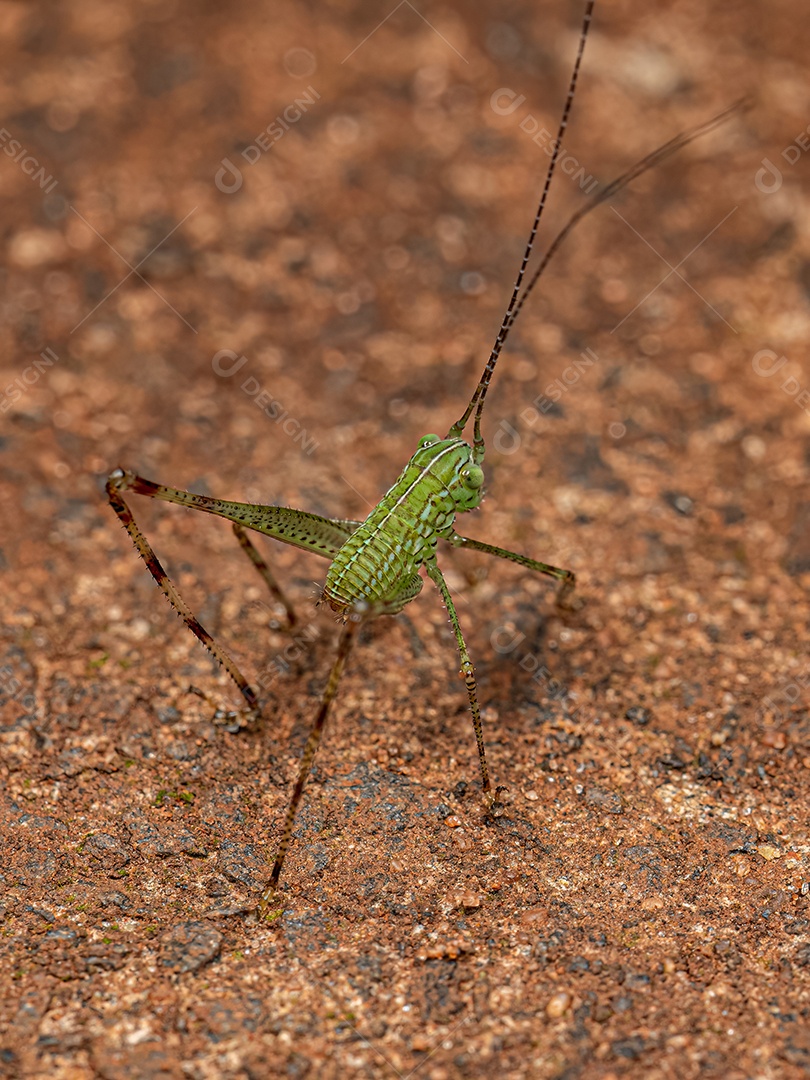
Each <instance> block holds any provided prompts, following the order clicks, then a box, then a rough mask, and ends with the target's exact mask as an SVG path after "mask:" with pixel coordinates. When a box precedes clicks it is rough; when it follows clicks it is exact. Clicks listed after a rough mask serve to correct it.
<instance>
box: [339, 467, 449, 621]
mask: <svg viewBox="0 0 810 1080" xmlns="http://www.w3.org/2000/svg"><path fill="white" fill-rule="evenodd" d="M455 516H456V507H455V505H454V503H453V500H452V498H451V496H450V494H449V492H448V490H447V486H446V485H445V484H444V483H443V482H442V480H441V479H439V478H438V477H436V476H434V475H433V474H432V473H431V472H430V471H429V470H428V469H427V468H421V467H419V466H416V465H414V464H413V462H409V463H408V466H407V467H406V469H405V471H404V472H403V473H402V475H401V476H400V477H399V479H398V480H397V482H396V483H395V484H394V486H393V487H392V488H391V489H390V491H389V492H388V493H387V494H386V495H385V496H384V498H383V499H382V501H381V502H380V503H379V504H378V505H377V506H375V508H374V509H373V510H372V512H371V514H369V516H368V518H367V519H366V520H365V521H364V522H363V524H362V525H361V526H360V528H359V529H358V530H357V531H356V532H355V533H353V534H352V535H351V536H350V537H349V539H348V540H347V541H346V543H345V544H344V545H343V547H342V548H341V549H340V551H338V553H337V555H336V556H335V558H334V560H333V562H332V565H331V566H330V568H329V573H328V574H327V575H326V585H325V586H324V591H323V597H324V599H325V600H326V601H327V602H328V603H329V604H330V605H331V606H332V607H333V608H334V609H335V610H336V611H345V610H346V609H347V608H350V607H352V606H353V605H355V604H357V603H358V602H366V603H368V604H371V605H374V604H375V603H389V602H393V601H396V599H397V598H398V597H399V596H400V595H401V594H402V592H403V590H404V589H407V588H408V586H409V584H410V583H411V582H412V579H413V577H414V575H415V574H416V572H417V570H418V569H419V567H420V566H421V565H422V563H423V562H424V561H425V559H426V558H428V557H430V556H431V555H432V554H433V552H434V551H435V549H436V541H437V539H438V537H439V536H446V535H448V534H449V533H450V532H451V531H452V529H453V523H454V521H455ZM417 591H418V590H417ZM413 595H415V593H414V592H413V590H412V591H411V593H410V595H409V596H408V599H412V597H413Z"/></svg>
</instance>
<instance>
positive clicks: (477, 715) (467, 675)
mask: <svg viewBox="0 0 810 1080" xmlns="http://www.w3.org/2000/svg"><path fill="white" fill-rule="evenodd" d="M425 569H426V570H427V573H428V577H429V578H430V579H431V581H433V582H435V584H436V586H437V588H438V590H439V592H440V593H441V594H442V600H443V601H444V606H445V607H446V608H447V614H448V615H449V616H450V622H451V623H452V625H453V633H454V634H455V635H456V643H457V644H458V652H459V656H460V657H461V672H462V674H463V676H464V682H465V683H466V684H467V695H468V697H469V699H470V712H471V713H472V722H473V727H474V728H475V741H476V742H477V743H478V760H479V761H480V763H481V782H482V785H483V789H484V794H485V795H486V796H487V797H488V799H489V800H490V801H491V799H492V795H491V788H490V783H489V769H488V768H487V755H486V752H485V750H484V733H483V730H482V728H481V712H480V710H479V708H478V693H477V691H476V686H475V668H474V667H473V665H472V661H471V660H470V654H469V653H468V652H467V646H466V645H465V643H464V637H463V636H462V633H461V627H460V626H459V622H458V615H457V614H456V606H455V604H454V603H453V597H452V596H451V595H450V590H449V589H448V588H447V582H446V581H445V580H444V575H443V574H442V572H441V570H440V569H439V564H438V563H437V562H436V560H435V559H433V560H432V561H428V562H426V563H425Z"/></svg>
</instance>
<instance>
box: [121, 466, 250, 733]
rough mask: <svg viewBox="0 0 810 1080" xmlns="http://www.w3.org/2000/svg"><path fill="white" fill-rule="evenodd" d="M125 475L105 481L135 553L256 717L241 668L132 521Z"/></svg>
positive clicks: (248, 687) (122, 473) (133, 520)
mask: <svg viewBox="0 0 810 1080" xmlns="http://www.w3.org/2000/svg"><path fill="white" fill-rule="evenodd" d="M126 480H127V476H126V474H125V473H124V472H122V470H121V469H116V470H115V472H113V473H111V474H110V479H109V480H108V481H107V496H108V498H109V500H110V505H111V506H112V508H113V510H115V512H116V514H117V515H118V517H119V519H120V521H121V523H122V525H123V526H124V528H125V529H126V530H127V532H128V533H129V535H130V537H131V539H132V542H133V543H134V544H135V547H136V548H137V549H138V553H139V555H140V556H141V558H142V559H143V561H144V562H145V563H146V566H147V569H148V570H149V573H150V574H151V575H152V577H153V578H154V579H155V581H156V582H157V584H158V586H159V588H160V590H161V591H162V593H163V595H164V596H165V597H166V599H167V600H168V601H169V603H170V604H171V605H172V607H173V608H174V610H175V611H176V612H177V614H178V615H179V616H180V618H181V619H182V620H183V622H185V624H186V626H187V627H188V628H189V630H190V631H191V632H192V634H194V636H195V637H196V638H198V639H199V640H200V641H201V642H202V643H203V645H204V646H205V647H206V649H208V651H209V652H210V653H211V655H212V656H213V657H214V659H215V660H217V661H218V662H219V663H220V664H221V665H222V666H223V667H224V668H225V670H226V671H227V672H228V674H229V675H230V677H231V678H232V679H233V681H234V682H235V683H236V685H237V686H238V687H239V691H240V693H241V694H242V697H243V698H244V699H245V701H246V702H247V704H248V708H249V709H250V712H251V715H252V716H253V717H254V718H255V717H258V716H259V715H260V709H259V702H258V699H257V698H256V695H255V694H254V693H253V690H252V689H251V688H250V685H249V684H248V681H247V679H245V677H244V676H243V675H242V672H241V671H240V670H239V668H238V667H237V666H236V664H235V663H234V662H233V660H232V659H231V658H230V656H229V655H228V654H227V653H226V652H225V650H224V649H222V648H220V646H219V645H217V643H216V642H215V641H214V639H213V638H212V637H211V635H210V634H209V633H208V631H207V630H206V629H205V627H204V626H203V625H202V623H200V621H199V620H198V619H197V616H196V615H195V614H194V612H193V611H192V610H191V608H190V607H189V606H188V604H187V603H186V602H185V600H184V599H183V597H182V596H181V595H180V593H179V592H178V591H177V589H176V588H175V587H174V585H173V584H172V582H171V580H170V579H169V576H168V574H167V573H166V571H165V570H164V569H163V567H162V566H161V565H160V562H159V560H158V557H157V556H156V555H155V553H154V551H153V550H152V546H151V544H150V543H149V541H148V540H147V539H146V537H145V536H144V535H143V533H142V532H141V530H140V529H139V528H138V525H137V524H136V522H135V518H134V517H133V516H132V511H131V510H130V509H129V507H128V506H127V504H126V503H125V502H124V499H123V496H122V495H121V491H122V490H124V491H125V490H126V489H127V483H126Z"/></svg>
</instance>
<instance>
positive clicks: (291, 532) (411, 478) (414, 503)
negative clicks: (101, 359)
mask: <svg viewBox="0 0 810 1080" xmlns="http://www.w3.org/2000/svg"><path fill="white" fill-rule="evenodd" d="M593 7H594V0H588V2H587V3H586V6H585V13H584V17H583V23H582V28H581V32H580V36H579V44H578V48H577V54H576V59H575V61H574V66H573V70H572V74H571V78H570V82H569V86H568V93H567V96H566V99H565V104H564V107H563V111H562V117H561V119H560V123H559V127H558V131H557V138H556V142H555V143H554V149H553V152H552V155H551V158H550V161H549V165H548V169H547V173H546V177H545V180H544V183H543V188H542V192H541V195H540V200H539V204H538V207H537V210H536V212H535V215H534V220H533V223H532V226H531V229H530V231H529V236H528V240H527V242H526V246H525V249H524V252H523V257H522V261H521V264H520V269H519V272H518V275H517V278H516V280H515V284H514V286H513V289H512V294H511V298H510V300H509V303H508V305H507V307H506V311H505V313H504V316H503V319H502V321H501V325H500V329H499V330H498V334H497V336H496V339H495V343H494V345H493V347H492V350H491V352H490V355H489V358H488V359H487V362H486V365H485V366H484V369H483V373H482V375H481V378H480V380H479V382H478V385H477V386H476V388H475V391H474V393H473V395H472V397H471V399H470V401H469V403H468V404H467V407H466V408H465V410H464V412H463V413H462V415H461V417H460V418H459V419H458V420H457V421H456V422H455V423H454V424H453V425H452V426H451V427H450V429H449V430H448V432H447V434H446V436H445V437H444V438H440V437H439V436H438V435H425V436H424V437H423V438H422V439H421V440H420V442H419V445H418V447H417V449H416V452H415V453H414V455H413V457H412V458H411V459H410V461H409V462H408V463H407V465H406V466H405V468H404V469H403V471H402V473H401V474H400V476H399V477H398V478H397V480H396V481H395V482H394V484H393V485H392V487H391V488H390V489H389V491H388V492H387V493H386V494H385V495H384V496H383V498H382V499H381V501H380V502H379V503H378V505H377V506H375V507H374V509H373V510H372V511H371V513H370V514H369V515H368V517H367V518H366V520H365V521H362V522H360V521H348V520H341V519H331V518H325V517H321V516H318V515H316V514H309V513H306V512H304V511H301V510H293V509H289V508H287V507H282V506H262V505H254V504H250V503H240V502H228V501H225V500H222V499H215V498H210V497H208V496H204V495H195V494H192V493H190V492H186V491H181V490H178V489H176V488H170V487H166V486H164V485H162V484H156V483H153V482H152V481H149V480H145V479H143V478H142V477H140V476H137V475H135V474H134V473H132V472H127V471H124V470H122V469H116V470H115V471H114V472H113V473H112V474H111V475H110V477H109V480H108V482H107V494H108V496H109V500H110V503H111V504H112V507H113V509H114V510H115V512H116V514H117V515H118V517H119V519H120V521H121V522H122V523H123V525H124V527H125V528H126V530H127V532H128V533H129V535H130V537H131V538H132V540H133V541H134V543H135V545H136V547H137V549H138V551H139V553H140V555H141V556H142V558H143V559H144V561H145V563H146V565H147V567H148V569H149V571H150V573H151V574H152V576H153V577H154V579H155V581H156V582H157V584H158V585H159V586H160V588H161V589H162V591H163V593H164V594H165V596H166V597H167V599H168V600H169V602H170V604H171V605H172V607H173V608H174V609H175V611H177V612H178V614H180V615H181V617H182V618H183V619H184V621H185V622H186V625H187V626H188V627H189V629H190V630H191V631H192V633H194V634H195V635H196V636H197V637H198V638H199V640H200V641H201V642H202V643H203V644H204V645H205V646H206V647H207V648H208V649H209V650H210V652H211V653H212V654H213V656H214V657H215V658H216V660H218V661H219V663H220V664H222V665H223V667H224V668H225V669H226V670H227V671H228V673H229V674H230V676H231V677H232V679H233V681H234V682H235V683H236V685H237V687H238V688H239V690H240V692H241V694H242V696H243V697H244V699H245V701H246V703H247V706H248V710H249V713H250V714H251V716H254V717H255V716H259V715H260V714H261V710H260V706H259V701H258V698H257V696H256V694H255V692H254V691H253V690H252V688H251V687H250V685H249V683H248V682H247V680H246V679H245V678H244V676H243V675H242V673H241V672H240V671H239V669H238V667H237V666H236V664H235V663H234V661H233V660H232V659H231V657H230V656H229V655H228V653H227V652H226V651H225V650H223V649H222V648H221V646H219V645H218V644H217V643H216V642H215V641H214V639H213V638H212V637H211V635H210V634H209V633H208V632H207V631H206V630H205V629H204V628H203V626H202V625H201V624H200V622H199V620H198V619H197V618H196V616H195V615H194V614H193V612H192V611H191V609H190V608H189V607H188V606H187V604H186V603H185V601H184V600H183V599H182V597H181V596H180V594H179V593H178V591H177V589H176V588H175V586H174V585H173V583H172V582H171V580H170V579H169V577H168V576H167V575H166V573H165V571H164V569H163V567H162V566H161V564H160V562H159V561H158V559H157V557H156V556H155V553H154V551H153V550H152V547H151V545H150V544H149V542H148V541H147V540H146V538H145V536H144V535H143V533H142V532H141V530H140V529H139V527H138V525H137V524H136V522H135V520H134V518H133V516H132V513H131V511H130V509H129V506H128V504H127V502H126V501H125V496H126V495H127V494H128V493H133V494H137V495H146V496H149V497H150V498H155V499H161V500H164V501H166V502H171V503H176V504H178V505H180V506H185V507H189V508H191V509H194V510H201V511H204V512H205V513H209V514H215V515H217V516H219V517H223V518H226V519H228V520H229V521H231V522H232V523H233V529H234V532H235V534H236V537H237V539H238V541H239V543H240V544H241V546H242V548H243V549H244V551H245V552H246V554H247V555H248V556H249V558H250V559H251V561H252V562H253V563H254V565H255V566H256V568H257V569H258V570H259V572H260V573H261V575H262V577H263V578H264V580H265V582H266V584H267V586H268V588H269V589H270V591H271V593H272V595H273V596H274V597H275V599H276V600H277V601H279V602H280V603H282V604H283V605H284V607H285V609H286V611H287V617H288V621H289V623H290V625H292V624H293V621H294V614H293V611H292V608H291V607H290V605H289V604H288V603H287V601H286V599H285V598H284V596H283V593H282V592H281V589H280V588H279V586H278V584H277V582H276V581H275V578H274V577H273V575H272V574H271V572H270V570H269V568H268V566H267V564H266V563H265V561H264V559H263V558H262V557H261V555H260V554H259V553H258V551H257V550H256V549H255V548H254V546H253V544H252V543H251V541H250V539H249V537H248V533H247V530H252V531H254V532H260V533H264V534H265V535H266V536H270V537H272V538H273V539H275V540H280V541H281V542H282V543H285V544H291V545H293V546H294V547H297V548H301V549H303V550H304V551H308V552H311V553H313V554H315V555H320V556H321V557H323V558H326V559H329V560H330V566H329V569H328V571H327V574H326V582H325V585H324V588H323V593H322V600H323V601H324V602H325V603H326V604H328V605H329V607H330V608H331V609H332V611H333V612H334V613H335V614H336V615H337V616H338V618H339V620H340V621H341V622H342V624H343V629H342V632H341V636H340V642H339V645H338V649H337V654H336V656H335V659H334V661H333V664H332V669H331V672H330V675H329V678H328V681H327V684H326V688H325V690H324V692H323V696H322V698H321V702H320V707H319V709H318V712H317V714H316V716H315V720H314V722H313V725H312V729H311V731H310V734H309V738H308V740H307V743H306V747H305V749H304V753H303V757H302V760H301V763H300V767H299V770H298V776H297V779H296V783H295V787H294V790H293V794H292V797H291V800H290V803H289V807H288V809H287V814H286V818H285V821H284V823H283V826H282V829H281V839H280V842H279V847H278V851H277V854H276V858H275V862H274V864H273V868H272V871H271V874H270V880H269V884H268V886H267V888H266V890H265V892H264V894H263V896H262V900H261V903H260V909H261V910H265V909H266V907H267V905H268V903H269V902H270V900H271V898H272V896H273V894H274V892H275V890H276V888H277V886H278V883H279V878H280V875H281V872H282V868H283V865H284V860H285V857H286V854H287V850H288V848H289V845H290V841H291V838H292V834H293V825H294V821H295V816H296V812H297V810H298V807H299V804H300V801H301V797H302V793H303V789H304V785H305V783H306V780H307V776H308V775H309V772H310V768H311V765H312V761H313V758H314V756H315V752H316V750H317V748H318V744H319V742H320V739H321V735H322V732H323V729H324V725H325V723H326V720H327V716H328V714H329V711H330V707H331V705H332V702H333V701H334V699H335V696H336V694H337V690H338V684H339V682H340V679H341V675H342V673H343V669H344V667H345V664H346V660H347V657H348V656H349V653H350V650H351V647H352V644H353V643H354V640H355V638H356V634H357V631H358V628H359V627H360V626H361V625H362V624H363V623H364V622H365V621H366V620H368V619H372V618H375V617H376V616H379V615H395V614H397V613H398V612H400V611H402V609H403V608H404V607H405V606H406V605H407V604H408V603H410V601H411V600H413V599H414V597H415V596H416V595H417V594H418V593H419V591H420V590H421V588H422V581H423V578H422V576H421V573H420V571H421V570H423V569H424V571H425V573H426V575H427V576H428V577H429V578H430V579H431V580H432V581H433V583H434V584H435V585H436V587H437V588H438V590H439V593H440V595H441V598H442V601H443V603H444V605H445V607H446V609H447V612H448V614H449V617H450V622H451V624H452V628H453V632H454V635H455V638H456V643H457V646H458V652H459V657H460V660H461V672H462V675H463V677H464V681H465V684H466V688H467V695H468V698H469V707H470V713H471V716H472V723H473V728H474V731H475V738H476V742H477V746H478V757H479V761H480V768H481V779H482V787H483V794H484V797H485V800H486V801H487V804H488V807H489V808H490V809H492V807H493V804H494V802H495V797H494V794H493V789H492V784H491V781H490V777H489V770H488V767H487V759H486V752H485V747H484V734H483V730H482V726H481V716H480V709H479V704H478V695H477V690H476V681H475V672H474V669H473V665H472V662H471V660H470V657H469V653H468V651H467V646H466V644H465V642H464V637H463V635H462V631H461V626H460V624H459V620H458V616H457V614H456V609H455V605H454V603H453V599H452V596H451V595H450V591H449V589H448V587H447V583H446V581H445V578H444V575H443V574H442V571H441V569H440V567H439V562H438V558H437V551H438V548H439V543H440V541H443V542H445V543H447V544H449V545H451V546H453V547H456V548H468V549H473V550H475V551H481V552H485V553H487V554H490V555H495V556H498V557H499V558H502V559H508V560H510V561H512V562H515V563H517V564H518V565H520V566H522V567H525V568H527V569H529V570H532V571H534V572H536V573H540V574H545V575H547V576H548V577H551V578H553V579H555V580H556V581H557V582H558V583H559V585H560V594H561V596H562V594H565V593H567V592H569V591H570V589H571V588H573V586H574V575H573V573H571V571H569V570H563V569H559V568H558V567H556V566H551V565H549V564H547V563H544V562H538V561H537V560H535V559H531V558H528V557H527V556H525V555H520V554H516V553H515V552H512V551H507V550H506V549H504V548H500V547H495V546H493V545H491V544H486V543H483V542H481V541H479V540H473V539H470V538H469V537H465V536H461V535H459V533H457V532H456V528H455V522H456V517H457V515H459V514H463V513H465V512H467V511H469V510H473V509H475V508H476V507H478V506H479V505H480V503H481V500H482V498H483V493H484V468H483V466H484V454H485V445H484V437H483V434H482V430H481V420H482V415H483V408H484V403H485V400H486V397H487V391H488V389H489V386H490V382H491V379H492V375H493V373H494V371H495V367H496V365H497V362H498V358H499V356H500V354H501V351H502V349H503V346H504V344H505V342H506V340H507V337H508V335H509V332H510V330H511V328H512V326H513V325H514V322H515V319H516V318H517V316H518V314H519V312H520V310H521V308H522V307H523V305H524V303H525V301H526V299H527V297H528V296H529V294H530V293H531V292H532V290H533V289H534V287H535V285H536V284H537V282H538V280H539V278H540V276H541V275H542V273H543V271H544V270H545V268H546V266H547V265H548V263H549V260H550V259H551V258H552V257H553V255H554V253H555V252H556V251H557V250H558V249H559V247H560V244H561V243H562V242H563V240H564V239H565V238H566V237H567V236H568V234H569V233H570V232H571V230H572V229H573V228H574V226H575V225H576V224H577V223H578V222H579V221H580V220H581V219H582V218H583V217H584V216H585V215H586V214H587V213H589V212H590V211H591V210H593V209H594V208H595V207H596V206H598V205H599V204H600V203H602V202H604V201H605V200H606V199H609V198H610V197H611V196H612V195H613V194H615V192H617V191H618V190H620V189H621V188H623V187H624V186H625V185H626V184H628V183H629V182H630V181H631V180H633V179H634V178H635V177H637V176H639V175H640V174H641V173H643V172H645V171H646V170H648V169H650V168H652V167H653V166H654V165H656V164H658V163H659V162H660V161H662V160H663V159H664V158H666V157H668V156H669V155H670V154H672V153H674V152H675V151H676V150H678V149H680V148H681V147H683V146H685V145H686V143H688V142H689V141H691V140H692V139H693V138H696V137H697V136H698V135H702V134H705V133H706V132H708V131H711V130H712V129H713V128H715V127H716V126H717V125H718V124H720V123H722V122H723V121H724V120H726V119H727V118H728V117H729V116H730V115H731V113H732V112H734V111H735V110H736V109H738V108H739V105H733V106H731V107H730V108H728V109H726V110H725V111H724V112H722V113H720V114H719V115H718V116H715V117H714V118H712V119H711V120H709V121H707V122H706V123H704V124H702V125H701V126H700V127H697V128H694V129H692V130H691V131H688V132H684V133H681V134H679V135H677V136H675V138H673V139H671V140H670V141H669V142H667V143H666V144H664V145H663V146H661V147H659V148H658V149H657V150H655V151H653V152H652V153H651V154H649V155H648V156H647V157H645V158H644V159H643V160H641V161H639V162H637V163H636V164H635V165H633V166H632V167H631V168H630V169H628V170H627V171H626V172H625V173H623V174H622V175H621V176H620V177H618V178H617V179H616V180H614V181H613V182H612V183H611V184H608V185H607V186H605V187H604V188H602V189H600V190H597V191H596V192H595V194H594V195H593V196H592V197H591V198H590V199H589V201H588V202H587V203H585V204H583V206H582V207H581V208H580V209H579V210H578V211H577V212H576V213H575V214H574V215H573V216H572V217H571V218H570V219H569V220H568V222H567V223H566V225H565V226H564V228H563V229H562V230H561V231H560V232H559V234H558V235H557V237H556V238H555V239H554V241H553V242H552V243H551V245H550V246H549V247H548V249H547V250H546V252H545V253H544V255H543V257H542V259H541V260H540V263H539V266H538V267H537V268H536V269H535V270H534V272H533V274H532V275H531V277H530V278H529V279H528V280H526V275H527V268H528V264H529V260H530V258H531V255H532V250H533V246H534V241H535V236H536V234H537V229H538V225H539V222H540V218H541V216H542V213H543V209H544V207H545V205H546V200H547V197H548V193H549V189H550V186H551V181H552V177H553V176H554V171H555V167H556V164H557V159H558V156H559V153H560V147H561V145H562V139H563V136H564V134H565V131H566V127H567V125H568V118H569V114H570V112H571V106H572V104H573V100H574V93H575V89H576V83H577V78H578V75H579V69H580V65H581V61H582V56H583V52H584V48H585V41H586V38H587V34H588V28H589V25H590V22H591V16H592V13H593ZM473 413H474V416H473ZM471 418H472V438H471V439H470V441H469V442H468V441H465V439H464V438H463V437H462V436H463V433H464V431H465V429H466V428H467V426H468V424H469V423H470V421H471Z"/></svg>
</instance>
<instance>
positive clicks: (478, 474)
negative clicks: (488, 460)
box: [461, 465, 484, 489]
mask: <svg viewBox="0 0 810 1080" xmlns="http://www.w3.org/2000/svg"><path fill="white" fill-rule="evenodd" d="M461 476H462V479H463V480H464V483H465V484H466V485H467V487H471V488H476V489H477V488H480V487H481V485H482V484H483V482H484V470H483V469H482V468H481V466H480V465H468V466H467V468H466V469H462V470H461Z"/></svg>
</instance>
